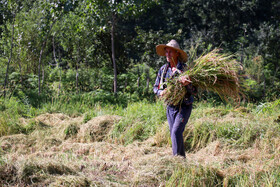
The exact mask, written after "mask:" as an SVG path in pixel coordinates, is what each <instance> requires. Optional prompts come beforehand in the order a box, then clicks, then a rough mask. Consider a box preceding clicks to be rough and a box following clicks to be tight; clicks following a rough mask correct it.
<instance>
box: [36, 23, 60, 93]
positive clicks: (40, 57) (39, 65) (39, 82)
mask: <svg viewBox="0 0 280 187" xmlns="http://www.w3.org/2000/svg"><path fill="white" fill-rule="evenodd" d="M56 21H57V20H54V21H53V23H52V25H51V27H50V30H49V31H48V33H47V34H46V36H45V40H44V42H43V45H42V48H41V51H40V56H39V64H38V94H39V95H40V94H41V79H40V72H41V61H42V56H43V52H44V49H45V46H46V44H47V39H48V36H49V34H50V32H51V30H52V28H53V25H54V24H55V22H56Z"/></svg>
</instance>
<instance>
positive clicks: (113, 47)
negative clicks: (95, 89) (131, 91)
mask: <svg viewBox="0 0 280 187" xmlns="http://www.w3.org/2000/svg"><path fill="white" fill-rule="evenodd" d="M114 30H115V15H114V13H113V15H112V30H111V42H112V61H113V66H114V93H115V94H116V93H117V65H116V59H115V45H114Z"/></svg>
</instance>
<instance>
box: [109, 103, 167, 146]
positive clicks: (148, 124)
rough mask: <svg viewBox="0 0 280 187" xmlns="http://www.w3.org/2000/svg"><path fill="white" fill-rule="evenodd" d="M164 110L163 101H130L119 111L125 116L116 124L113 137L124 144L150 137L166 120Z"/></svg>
mask: <svg viewBox="0 0 280 187" xmlns="http://www.w3.org/2000/svg"><path fill="white" fill-rule="evenodd" d="M164 111H165V109H164V106H163V104H162V103H161V102H156V103H154V104H150V103H148V102H147V101H142V102H137V103H129V104H128V106H127V107H126V108H125V109H124V110H123V111H122V112H121V113H118V115H121V116H124V117H123V118H122V119H121V120H120V122H119V123H118V124H116V125H115V126H114V130H113V131H112V133H111V138H112V139H113V140H116V141H118V142H120V143H123V144H129V143H131V142H133V141H135V140H140V141H143V140H145V139H147V138H149V137H150V136H152V135H154V134H155V132H156V129H157V128H160V126H159V125H160V124H162V123H163V122H164V121H165V112H164Z"/></svg>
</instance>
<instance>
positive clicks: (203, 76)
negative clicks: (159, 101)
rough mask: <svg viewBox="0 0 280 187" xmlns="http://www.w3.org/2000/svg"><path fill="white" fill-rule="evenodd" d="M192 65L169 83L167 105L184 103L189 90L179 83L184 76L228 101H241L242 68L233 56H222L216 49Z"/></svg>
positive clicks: (200, 87)
mask: <svg viewBox="0 0 280 187" xmlns="http://www.w3.org/2000/svg"><path fill="white" fill-rule="evenodd" d="M191 64H192V67H190V69H188V70H186V71H185V72H183V73H182V74H181V75H180V76H179V77H176V78H172V79H170V80H169V81H168V82H167V88H166V92H165V94H164V95H163V99H164V101H165V103H166V104H168V105H170V104H171V105H178V104H180V103H181V102H183V100H184V97H185V95H186V93H187V89H186V87H184V86H182V84H181V83H180V81H179V79H180V77H182V76H189V77H190V79H191V82H192V85H193V86H196V87H197V88H199V89H201V90H207V91H213V92H215V93H217V94H218V95H219V96H220V97H221V98H222V99H224V100H226V101H228V98H232V99H234V100H237V101H240V96H241V95H242V92H241V88H240V75H239V74H238V71H239V70H241V69H242V67H241V65H240V64H239V63H238V62H237V61H236V60H235V59H234V57H233V56H232V55H226V54H220V53H219V49H214V50H213V51H211V52H209V53H207V54H205V55H202V56H200V57H199V58H197V59H196V60H194V61H193V62H192V63H191Z"/></svg>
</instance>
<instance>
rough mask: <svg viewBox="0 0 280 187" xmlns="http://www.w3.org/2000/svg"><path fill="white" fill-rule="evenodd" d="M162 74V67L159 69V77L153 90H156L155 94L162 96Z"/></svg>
mask: <svg viewBox="0 0 280 187" xmlns="http://www.w3.org/2000/svg"><path fill="white" fill-rule="evenodd" d="M161 74H162V69H161V68H160V69H159V71H158V74H157V78H156V82H155V84H154V88H153V91H154V93H155V94H157V96H160V93H161V92H162V91H163V90H160V89H159V84H160V78H161Z"/></svg>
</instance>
